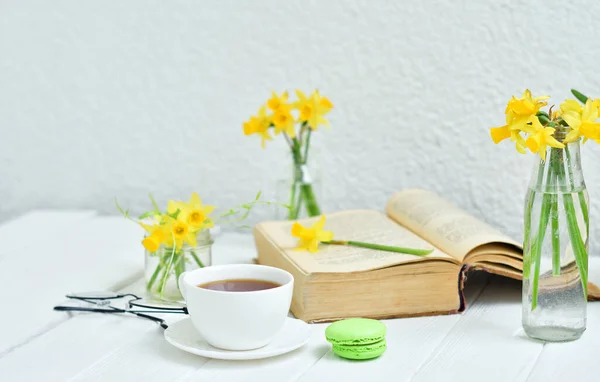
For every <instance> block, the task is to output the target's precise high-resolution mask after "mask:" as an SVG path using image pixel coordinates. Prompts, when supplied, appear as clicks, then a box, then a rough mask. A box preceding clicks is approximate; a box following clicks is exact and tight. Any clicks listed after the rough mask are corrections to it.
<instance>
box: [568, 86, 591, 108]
mask: <svg viewBox="0 0 600 382" xmlns="http://www.w3.org/2000/svg"><path fill="white" fill-rule="evenodd" d="M571 93H573V95H574V96H575V98H577V99H578V100H579V102H581V103H583V104H584V105H585V103H586V102H587V100H588V97H587V96H585V95H583V94H582V93H581V92H579V91H577V90H575V89H571Z"/></svg>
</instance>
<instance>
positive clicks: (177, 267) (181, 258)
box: [175, 251, 185, 289]
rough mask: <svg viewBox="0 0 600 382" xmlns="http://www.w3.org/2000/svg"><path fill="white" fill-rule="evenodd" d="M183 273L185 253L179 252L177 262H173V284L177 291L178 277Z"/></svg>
mask: <svg viewBox="0 0 600 382" xmlns="http://www.w3.org/2000/svg"><path fill="white" fill-rule="evenodd" d="M183 272H185V253H184V252H183V251H181V252H180V253H179V256H178V257H177V260H175V282H176V283H177V289H179V276H181V274H182V273H183Z"/></svg>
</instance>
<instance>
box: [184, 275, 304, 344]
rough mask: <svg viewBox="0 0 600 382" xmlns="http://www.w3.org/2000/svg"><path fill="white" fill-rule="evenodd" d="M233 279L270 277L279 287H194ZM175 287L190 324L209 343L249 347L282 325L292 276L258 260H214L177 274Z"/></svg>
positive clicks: (264, 340) (267, 339)
mask: <svg viewBox="0 0 600 382" xmlns="http://www.w3.org/2000/svg"><path fill="white" fill-rule="evenodd" d="M234 279H254V280H261V281H270V282H273V283H277V284H280V285H281V286H278V287H275V288H271V289H264V290H257V291H249V292H225V291H218V290H211V289H205V288H199V287H198V285H203V284H207V283H211V282H214V281H222V280H234ZM179 288H180V289H181V294H182V295H183V298H184V299H185V302H186V305H187V309H188V312H189V315H190V317H191V319H192V323H193V324H194V327H195V328H196V330H197V331H198V332H199V333H200V335H201V336H202V337H204V339H205V340H206V341H207V342H208V343H209V344H210V345H212V346H214V347H217V348H220V349H225V350H251V349H258V348H260V347H263V346H265V345H267V344H268V343H269V342H270V341H271V340H272V339H273V338H274V337H275V335H276V334H277V333H278V332H279V330H281V328H282V327H283V324H284V323H285V320H286V318H287V316H288V311H289V310H290V305H291V302H292V291H293V289H294V277H293V276H292V275H291V274H290V273H289V272H286V271H284V270H282V269H279V268H274V267H268V266H264V265H254V264H231V265H217V266H211V267H206V268H200V269H196V270H194V271H190V272H185V273H183V274H182V275H181V276H180V277H179Z"/></svg>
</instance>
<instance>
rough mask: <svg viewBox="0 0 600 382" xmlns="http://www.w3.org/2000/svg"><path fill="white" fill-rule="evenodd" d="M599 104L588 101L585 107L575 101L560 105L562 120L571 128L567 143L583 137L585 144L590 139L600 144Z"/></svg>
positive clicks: (566, 139) (595, 101)
mask: <svg viewBox="0 0 600 382" xmlns="http://www.w3.org/2000/svg"><path fill="white" fill-rule="evenodd" d="M599 104H600V102H597V100H591V99H588V100H587V102H586V103H585V106H583V107H582V106H580V105H579V103H577V101H575V100H567V101H565V102H563V103H562V104H561V105H560V109H561V110H562V119H563V120H564V121H565V122H566V123H567V124H568V125H569V127H571V131H569V133H568V134H567V136H566V137H565V142H573V141H576V140H577V139H578V138H579V137H581V136H582V137H584V138H583V142H584V143H585V141H587V140H588V139H593V140H595V141H596V142H598V143H600V123H598V122H596V120H597V119H598V105H599Z"/></svg>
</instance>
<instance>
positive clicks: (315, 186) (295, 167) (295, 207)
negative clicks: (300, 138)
mask: <svg viewBox="0 0 600 382" xmlns="http://www.w3.org/2000/svg"><path fill="white" fill-rule="evenodd" d="M292 159H294V158H292ZM314 159H317V158H314ZM289 162H291V163H289ZM289 162H288V165H287V166H286V168H285V169H284V170H286V171H285V172H286V173H287V176H286V177H284V178H282V179H280V180H278V181H277V185H276V189H275V199H276V202H277V204H276V205H275V206H274V207H273V208H274V211H275V218H276V219H277V220H297V219H303V218H308V217H313V216H318V215H320V214H321V204H320V201H321V199H322V198H321V194H322V184H321V183H322V182H321V173H320V171H319V170H320V169H319V167H318V162H317V161H316V160H312V161H311V163H306V162H304V161H303V160H292V161H289ZM281 205H287V206H289V207H290V208H289V209H286V208H281Z"/></svg>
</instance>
